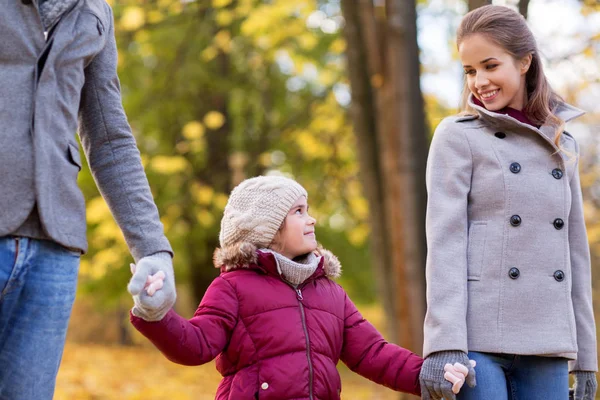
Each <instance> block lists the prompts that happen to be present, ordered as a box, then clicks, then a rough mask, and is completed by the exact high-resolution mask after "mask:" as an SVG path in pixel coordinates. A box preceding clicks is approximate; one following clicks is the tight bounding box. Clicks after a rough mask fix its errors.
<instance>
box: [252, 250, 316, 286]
mask: <svg viewBox="0 0 600 400" xmlns="http://www.w3.org/2000/svg"><path fill="white" fill-rule="evenodd" d="M262 251H264V252H269V253H271V254H273V255H274V256H275V261H276V262H277V271H278V272H279V274H280V275H282V276H283V278H284V279H285V280H286V281H288V282H289V283H291V284H293V285H300V284H301V283H303V282H304V281H305V280H307V279H308V278H309V277H310V276H311V275H312V274H313V273H314V272H315V271H316V270H317V267H318V266H319V261H321V257H318V256H317V255H315V254H314V253H313V252H310V253H308V254H306V255H304V256H300V257H296V258H295V259H293V260H290V259H289V258H287V257H285V256H283V255H281V254H279V253H277V252H275V251H273V250H270V249H262Z"/></svg>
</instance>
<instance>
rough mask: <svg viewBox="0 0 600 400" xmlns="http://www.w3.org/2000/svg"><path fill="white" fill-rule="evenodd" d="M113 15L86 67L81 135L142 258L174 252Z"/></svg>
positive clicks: (121, 223)
mask: <svg viewBox="0 0 600 400" xmlns="http://www.w3.org/2000/svg"><path fill="white" fill-rule="evenodd" d="M105 6H106V7H107V8H110V7H109V6H108V5H105ZM109 13H110V14H109V15H110V18H109V20H110V24H109V27H108V29H106V31H105V32H103V34H104V35H107V38H106V45H105V46H104V48H103V49H102V50H101V51H100V53H98V54H97V55H96V56H95V57H94V59H93V60H92V61H91V62H90V63H89V65H88V66H87V67H86V69H85V84H84V86H83V89H82V94H81V103H80V108H79V130H80V132H79V133H80V136H81V143H82V145H83V149H84V151H85V154H86V157H87V158H88V162H89V166H90V170H91V171H92V175H93V176H94V179H95V181H96V184H97V185H98V188H99V189H100V193H101V194H102V196H103V197H104V199H105V200H106V202H107V203H108V206H109V207H110V210H111V212H112V214H113V216H114V217H115V220H116V221H117V224H118V225H119V227H120V228H121V230H122V231H123V234H124V236H125V240H126V242H127V245H128V246H129V249H130V251H131V254H132V255H133V257H134V259H135V260H136V262H137V261H138V260H139V259H140V258H142V257H144V256H147V255H150V254H153V253H157V252H160V251H167V252H171V253H172V250H171V246H170V244H169V241H168V240H167V238H166V237H165V235H164V229H163V225H162V223H161V222H160V218H159V215H158V210H157V208H156V205H155V204H154V200H153V198H152V193H151V191H150V186H149V184H148V180H147V178H146V174H145V172H144V169H143V167H142V163H141V159H140V152H139V150H138V149H137V146H136V142H135V138H134V137H133V134H132V132H131V128H130V126H129V124H128V122H127V117H126V116H125V112H124V110H123V105H122V102H121V91H120V84H119V79H118V77H117V46H116V41H115V36H114V22H113V17H112V12H111V11H109Z"/></svg>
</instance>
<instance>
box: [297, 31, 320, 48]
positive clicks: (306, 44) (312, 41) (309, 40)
mask: <svg viewBox="0 0 600 400" xmlns="http://www.w3.org/2000/svg"><path fill="white" fill-rule="evenodd" d="M298 43H299V44H300V47H302V49H304V50H312V49H314V48H315V46H316V45H317V43H319V40H318V39H317V37H316V36H315V35H314V34H313V33H311V32H306V33H304V34H302V35H300V36H299V37H298Z"/></svg>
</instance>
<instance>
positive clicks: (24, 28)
mask: <svg viewBox="0 0 600 400" xmlns="http://www.w3.org/2000/svg"><path fill="white" fill-rule="evenodd" d="M3 7H4V9H3V11H2V12H1V13H0V38H1V40H0V88H1V89H0V90H1V92H0V126H1V128H0V188H1V190H0V236H5V235H10V234H15V233H16V232H19V229H20V227H22V225H23V223H24V222H25V221H26V220H27V219H28V216H30V215H34V216H35V214H36V213H35V212H34V213H33V214H32V210H34V209H35V207H37V213H38V214H39V217H38V216H35V217H34V218H36V219H38V218H39V222H40V223H41V228H42V229H43V232H44V235H45V236H46V237H48V238H49V239H51V240H53V241H55V242H57V243H59V244H61V245H63V246H65V247H68V248H74V249H79V250H81V251H82V252H85V251H86V249H87V242H86V221H85V203H84V199H83V196H82V194H81V191H80V190H79V188H78V186H77V175H78V173H79V171H80V169H81V160H80V156H79V147H78V143H77V141H76V138H75V132H76V131H77V129H78V128H79V135H80V138H81V143H82V145H83V149H84V152H85V154H86V157H87V159H88V163H89V166H90V169H91V171H92V174H93V176H94V179H95V180H96V183H97V184H98V188H99V189H100V192H101V194H102V196H103V197H104V198H105V199H106V201H107V203H108V205H109V207H110V209H111V211H112V213H113V215H114V217H115V219H116V221H117V223H118V224H119V227H120V228H121V230H122V231H123V233H124V236H125V239H126V241H127V244H128V246H129V248H130V250H131V253H132V255H133V256H134V258H135V259H136V261H137V260H139V259H140V258H142V257H144V256H147V255H150V254H153V253H157V252H159V251H169V252H170V251H171V247H170V245H169V242H168V241H167V239H166V237H165V235H164V232H163V226H162V224H161V222H160V219H159V216H158V211H157V209H156V206H155V204H154V201H153V198H152V194H151V192H150V188H149V185H148V181H147V179H146V176H145V173H144V170H143V167H142V164H141V162H140V154H139V151H138V149H137V147H136V143H135V139H134V137H133V135H132V133H131V128H130V127H129V125H128V123H127V119H126V116H125V113H124V111H123V107H122V103H121V95H120V87H119V81H118V78H117V71H116V66H117V49H116V43H115V37H114V23H113V16H112V10H111V9H110V6H109V5H108V4H107V3H106V2H105V1H104V0H76V1H71V2H70V3H69V6H68V8H66V9H64V10H61V11H60V15H58V16H56V17H57V18H55V20H54V21H53V22H52V24H51V25H50V26H49V27H48V30H47V38H46V36H45V34H44V26H43V24H42V19H41V16H40V13H39V10H38V4H37V0H11V1H8V2H6V3H5V4H4V5H3Z"/></svg>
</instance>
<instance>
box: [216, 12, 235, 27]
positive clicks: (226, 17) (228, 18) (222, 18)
mask: <svg viewBox="0 0 600 400" xmlns="http://www.w3.org/2000/svg"><path fill="white" fill-rule="evenodd" d="M215 20H216V21H217V23H218V24H219V25H220V26H229V25H231V22H232V21H233V13H232V12H231V11H229V10H221V11H219V12H218V13H217V15H216V17H215Z"/></svg>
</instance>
